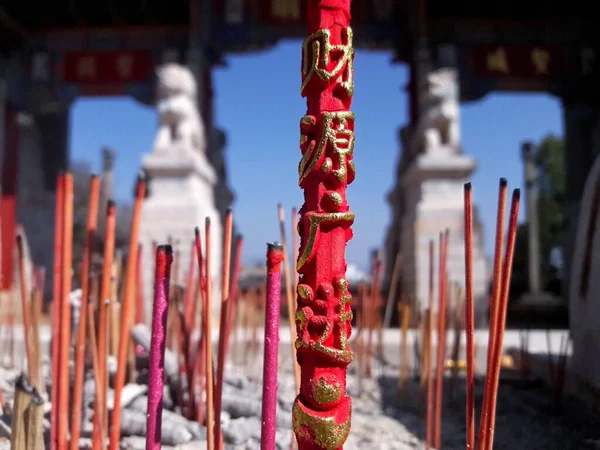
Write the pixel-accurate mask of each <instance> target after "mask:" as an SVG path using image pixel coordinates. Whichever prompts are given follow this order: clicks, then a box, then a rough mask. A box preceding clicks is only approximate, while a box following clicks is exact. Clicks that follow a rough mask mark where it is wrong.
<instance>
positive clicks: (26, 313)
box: [17, 235, 39, 388]
mask: <svg viewBox="0 0 600 450" xmlns="http://www.w3.org/2000/svg"><path fill="white" fill-rule="evenodd" d="M17 252H18V256H19V281H20V285H21V311H22V314H23V334H24V336H25V355H26V357H27V368H28V371H29V379H30V380H31V385H32V386H33V387H36V388H39V385H38V379H37V374H36V373H35V358H34V355H33V347H32V345H33V343H32V342H31V307H30V305H29V287H28V286H27V270H26V268H25V254H24V250H23V238H22V237H21V236H20V235H18V236H17Z"/></svg>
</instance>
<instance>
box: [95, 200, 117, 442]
mask: <svg viewBox="0 0 600 450" xmlns="http://www.w3.org/2000/svg"><path fill="white" fill-rule="evenodd" d="M105 223H106V225H105V239H104V262H103V266H102V281H101V285H100V296H99V297H98V369H99V370H98V372H99V374H100V377H99V382H100V385H99V386H97V389H99V390H100V399H101V402H100V404H96V405H95V409H94V435H93V439H92V445H93V449H94V450H97V449H98V448H104V446H105V443H104V441H101V440H100V434H99V433H100V430H101V429H104V430H106V429H107V425H108V424H107V423H106V422H105V416H106V388H107V383H108V374H107V370H106V358H107V355H108V349H107V317H106V315H107V309H108V306H107V305H108V302H109V301H110V287H111V273H112V265H113V259H114V252H115V228H116V208H115V204H114V202H112V201H109V202H108V206H107V210H106V222H105ZM101 412H102V414H101Z"/></svg>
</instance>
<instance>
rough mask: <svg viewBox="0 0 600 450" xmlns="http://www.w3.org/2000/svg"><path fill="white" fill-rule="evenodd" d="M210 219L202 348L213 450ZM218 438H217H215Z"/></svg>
mask: <svg viewBox="0 0 600 450" xmlns="http://www.w3.org/2000/svg"><path fill="white" fill-rule="evenodd" d="M210 228H211V226H210V219H209V218H208V217H207V218H206V225H205V236H206V237H205V238H204V241H205V243H206V264H205V267H204V270H205V275H204V279H205V280H206V281H205V283H206V284H205V286H206V290H205V293H206V295H205V299H204V317H205V319H204V330H203V334H204V336H205V339H204V346H205V347H204V348H205V351H206V353H205V355H206V363H205V367H204V369H205V371H206V374H205V380H206V446H207V447H206V448H207V450H215V446H214V442H215V436H214V428H213V426H214V395H213V357H212V289H211V288H212V280H211V267H210V266H211V259H212V258H211V254H210V249H211V242H210V236H211V233H210ZM217 438H218V437H217Z"/></svg>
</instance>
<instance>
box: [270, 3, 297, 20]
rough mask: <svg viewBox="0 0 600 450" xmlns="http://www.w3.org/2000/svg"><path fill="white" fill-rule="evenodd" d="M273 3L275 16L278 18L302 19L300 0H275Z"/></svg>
mask: <svg viewBox="0 0 600 450" xmlns="http://www.w3.org/2000/svg"><path fill="white" fill-rule="evenodd" d="M271 5H272V6H271V8H272V9H271V11H272V14H273V17H276V18H277V19H283V20H299V19H300V0H273V3H272V4H271Z"/></svg>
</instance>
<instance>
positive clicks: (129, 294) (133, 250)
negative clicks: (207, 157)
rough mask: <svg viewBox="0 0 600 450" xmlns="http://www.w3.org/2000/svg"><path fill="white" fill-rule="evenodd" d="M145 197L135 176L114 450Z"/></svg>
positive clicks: (143, 185)
mask: <svg viewBox="0 0 600 450" xmlns="http://www.w3.org/2000/svg"><path fill="white" fill-rule="evenodd" d="M145 198H146V182H145V180H144V179H143V178H141V177H139V178H138V180H137V184H136V190H135V201H134V207H133V217H132V220H131V232H130V234H129V251H128V255H127V272H126V274H125V287H124V295H123V308H122V312H121V324H120V325H121V330H120V335H119V348H118V357H117V374H116V377H115V398H114V408H113V415H112V424H111V425H112V426H111V434H110V449H111V450H117V447H118V445H119V439H120V437H121V393H122V390H123V386H124V385H125V374H126V369H127V352H128V350H129V348H130V347H129V337H130V333H131V326H132V322H133V313H134V310H133V307H134V302H135V284H136V276H137V266H138V257H137V252H138V249H139V244H138V241H139V234H140V221H141V217H142V203H143V201H144V199H145Z"/></svg>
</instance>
